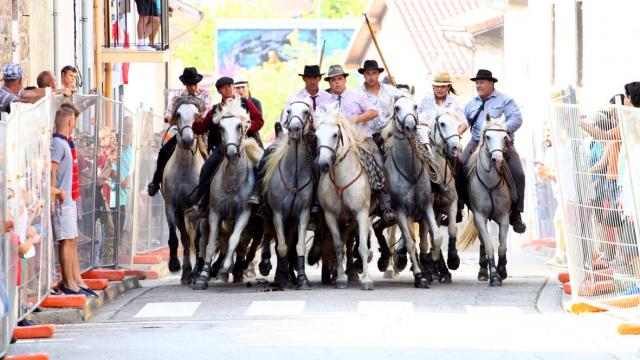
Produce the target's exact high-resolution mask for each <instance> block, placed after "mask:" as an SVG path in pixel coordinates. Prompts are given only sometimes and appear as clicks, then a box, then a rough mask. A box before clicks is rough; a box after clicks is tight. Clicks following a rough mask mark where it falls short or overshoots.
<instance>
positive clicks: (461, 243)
mask: <svg viewBox="0 0 640 360" xmlns="http://www.w3.org/2000/svg"><path fill="white" fill-rule="evenodd" d="M477 238H478V228H477V227H476V223H475V221H474V220H473V213H472V214H470V215H469V220H468V221H467V225H465V227H464V231H463V232H462V235H460V237H459V238H458V242H457V246H458V249H460V250H466V249H468V248H470V247H471V245H473V243H475V242H476V239H477Z"/></svg>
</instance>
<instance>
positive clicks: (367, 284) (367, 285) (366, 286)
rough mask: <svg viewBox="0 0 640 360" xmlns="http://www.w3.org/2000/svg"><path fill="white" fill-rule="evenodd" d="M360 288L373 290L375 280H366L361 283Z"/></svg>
mask: <svg viewBox="0 0 640 360" xmlns="http://www.w3.org/2000/svg"><path fill="white" fill-rule="evenodd" d="M360 290H373V282H365V283H362V284H360Z"/></svg>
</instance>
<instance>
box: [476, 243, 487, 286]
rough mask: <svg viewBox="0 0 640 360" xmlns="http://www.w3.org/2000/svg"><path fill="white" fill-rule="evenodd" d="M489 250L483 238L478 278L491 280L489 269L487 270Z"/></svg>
mask: <svg viewBox="0 0 640 360" xmlns="http://www.w3.org/2000/svg"><path fill="white" fill-rule="evenodd" d="M487 264H488V262H487V252H486V251H485V248H484V243H483V242H482V240H481V241H480V257H479V260H478V265H480V270H478V280H479V281H487V280H489V270H487Z"/></svg>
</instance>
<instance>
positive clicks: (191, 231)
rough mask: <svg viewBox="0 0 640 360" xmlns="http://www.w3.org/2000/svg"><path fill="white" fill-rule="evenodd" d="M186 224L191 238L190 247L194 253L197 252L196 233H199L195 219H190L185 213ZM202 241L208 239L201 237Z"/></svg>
mask: <svg viewBox="0 0 640 360" xmlns="http://www.w3.org/2000/svg"><path fill="white" fill-rule="evenodd" d="M196 223H197V222H196ZM184 225H185V227H186V228H187V234H188V235H189V239H191V241H190V243H189V249H190V250H191V252H192V253H193V254H195V251H196V248H195V240H196V233H197V227H196V224H195V223H194V222H193V221H191V220H189V218H188V217H187V215H186V214H185V215H184ZM200 241H206V240H203V239H200ZM203 256H204V255H203Z"/></svg>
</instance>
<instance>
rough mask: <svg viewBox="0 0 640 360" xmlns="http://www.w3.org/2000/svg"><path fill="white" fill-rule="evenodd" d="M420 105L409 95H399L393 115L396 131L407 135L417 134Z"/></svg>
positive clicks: (394, 105) (395, 101) (394, 103)
mask: <svg viewBox="0 0 640 360" xmlns="http://www.w3.org/2000/svg"><path fill="white" fill-rule="evenodd" d="M417 111H418V105H416V103H415V101H413V99H412V98H411V97H409V96H406V95H399V96H396V97H395V100H394V102H393V116H392V120H393V122H394V127H395V132H396V133H398V134H403V135H405V136H406V137H413V136H415V134H416V128H417V125H418V113H417Z"/></svg>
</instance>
